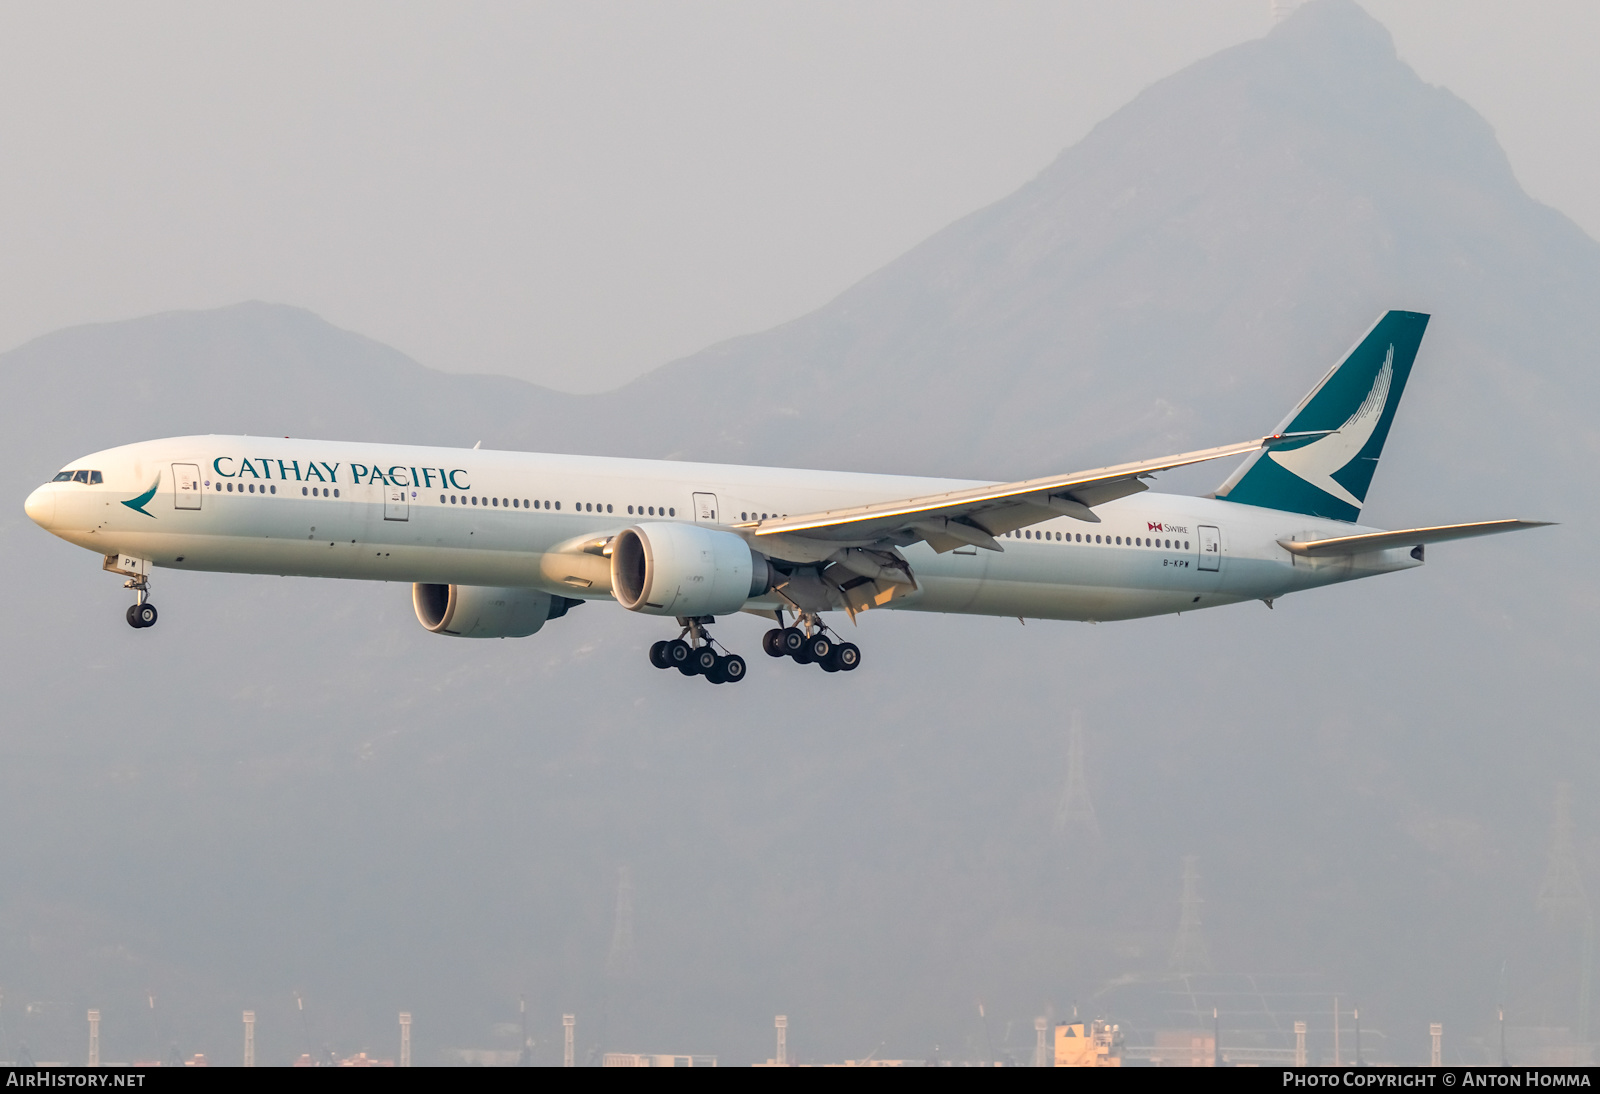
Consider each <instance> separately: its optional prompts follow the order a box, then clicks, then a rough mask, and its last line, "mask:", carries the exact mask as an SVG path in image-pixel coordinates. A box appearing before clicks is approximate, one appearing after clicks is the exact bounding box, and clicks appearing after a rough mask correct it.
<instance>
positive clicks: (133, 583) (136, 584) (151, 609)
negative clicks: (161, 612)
mask: <svg viewBox="0 0 1600 1094" xmlns="http://www.w3.org/2000/svg"><path fill="white" fill-rule="evenodd" d="M122 587H123V588H124V589H132V590H133V591H134V595H135V596H137V597H138V598H139V599H138V600H137V601H135V602H134V603H132V604H129V605H128V615H127V619H128V626H130V627H132V628H133V629H134V630H136V631H139V630H143V629H144V628H146V627H153V626H155V625H156V618H157V613H156V606H155V605H154V604H152V603H150V582H149V581H148V580H147V579H145V578H142V577H130V578H129V579H128V580H127V581H124V582H123V583H122Z"/></svg>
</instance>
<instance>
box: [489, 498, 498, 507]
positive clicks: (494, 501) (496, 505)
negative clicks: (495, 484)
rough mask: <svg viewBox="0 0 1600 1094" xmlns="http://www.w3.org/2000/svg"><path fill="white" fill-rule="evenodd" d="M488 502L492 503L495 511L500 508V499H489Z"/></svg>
mask: <svg viewBox="0 0 1600 1094" xmlns="http://www.w3.org/2000/svg"><path fill="white" fill-rule="evenodd" d="M489 500H490V501H492V502H493V503H494V507H495V508H496V509H498V508H500V499H499V498H490V499H489Z"/></svg>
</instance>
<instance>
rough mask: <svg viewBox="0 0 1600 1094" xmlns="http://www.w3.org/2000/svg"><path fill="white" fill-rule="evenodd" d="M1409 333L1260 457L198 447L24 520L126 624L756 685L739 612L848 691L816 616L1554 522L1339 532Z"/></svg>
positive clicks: (311, 444) (1056, 600)
mask: <svg viewBox="0 0 1600 1094" xmlns="http://www.w3.org/2000/svg"><path fill="white" fill-rule="evenodd" d="M1427 324H1428V316H1427V315H1425V314H1422V313H1419V312H1408V311H1390V312H1388V313H1386V314H1384V315H1383V316H1381V317H1380V318H1379V319H1378V320H1377V322H1376V323H1374V324H1373V326H1372V327H1371V328H1370V329H1369V330H1368V331H1367V332H1366V333H1365V334H1364V335H1363V336H1362V337H1361V338H1360V339H1359V340H1358V341H1357V343H1356V344H1355V346H1354V347H1353V348H1352V349H1351V350H1349V351H1348V352H1347V353H1346V354H1345V356H1344V357H1343V358H1342V359H1341V360H1340V361H1339V363H1338V364H1337V365H1335V366H1334V367H1333V369H1331V370H1330V371H1329V372H1328V373H1327V374H1326V375H1325V376H1324V377H1323V379H1322V381H1321V382H1320V383H1318V384H1317V385H1316V387H1315V388H1313V389H1312V391H1311V392H1310V394H1308V395H1307V396H1306V397H1305V398H1304V399H1302V400H1301V401H1300V402H1299V403H1298V404H1297V405H1296V406H1295V407H1294V409H1293V410H1291V411H1290V412H1289V414H1288V416H1287V417H1285V418H1284V420H1283V422H1282V423H1281V424H1280V425H1279V426H1278V428H1277V429H1276V430H1275V431H1274V432H1273V433H1270V434H1267V435H1266V436H1263V437H1259V438H1256V439H1254V440H1248V441H1244V442H1241V443H1238V444H1229V445H1222V446H1219V447H1214V448H1207V449H1202V450H1199V451H1195V452H1184V453H1181V454H1178V455H1173V456H1163V457H1159V458H1156V459H1146V460H1136V461H1133V462H1130V463H1123V464H1118V465H1116V466H1112V467H1101V468H1095V469H1093V470H1088V471H1078V472H1072V473H1068V474H1060V475H1046V476H1044V477H1041V478H1034V479H1028V480H1025V481H1022V482H1009V483H992V482H978V481H968V480H950V479H936V478H916V477H907V476H896V475H871V474H858V473H848V472H835V471H805V470H795V469H790V468H773V467H743V466H731V465H719V464H700V463H677V462H669V461H662V460H637V459H617V458H610V457H592V456H569V455H548V454H538V453H528V452H503V451H490V450H483V449H479V448H476V447H474V448H472V449H458V448H424V447H415V446H406V445H392V444H363V443H352V442H344V441H313V440H299V439H294V438H289V437H284V438H262V437H246V436H194V437H174V438H168V439H165V440H153V441H145V442H142V443H138V444H130V445H124V446H121V447H118V448H110V449H106V450H104V451H101V452H96V453H94V454H92V455H89V456H85V457H83V458H82V459H78V460H74V461H72V462H71V463H70V464H68V465H67V466H66V467H65V468H63V469H62V470H61V471H60V472H59V473H58V474H56V475H55V477H54V478H53V479H52V480H51V481H49V482H47V483H45V484H44V485H42V486H40V487H39V488H38V489H36V490H34V491H33V492H32V494H30V495H29V497H28V499H27V502H26V510H27V514H28V516H29V517H30V518H32V519H33V520H34V521H35V522H36V523H37V524H39V525H40V526H41V527H43V528H45V529H46V530H48V531H50V532H52V533H53V534H55V535H57V536H59V537H61V538H62V539H64V540H66V541H68V542H69V543H74V544H77V545H78V546H80V547H84V548H86V549H88V550H91V551H93V552H95V553H96V554H98V555H100V556H102V560H103V561H102V566H103V568H104V569H106V570H108V571H111V572H114V573H116V574H118V575H121V576H123V577H125V578H126V581H125V582H124V585H125V587H126V588H130V589H132V590H133V592H134V596H135V601H134V603H133V604H132V605H130V606H129V608H128V610H127V616H126V617H127V621H128V623H129V624H130V625H131V626H133V627H135V628H137V629H143V628H147V627H150V626H153V625H154V624H155V622H156V619H157V612H156V608H155V605H154V604H152V603H151V602H150V595H149V594H150V579H151V575H152V573H153V572H154V571H155V570H156V569H157V568H160V569H171V570H204V571H220V572H227V573H253V574H282V575H296V576H303V577H329V578H353V579H360V580H369V581H401V582H409V583H410V584H411V586H412V606H413V608H414V610H415V612H416V616H417V620H418V621H419V622H420V623H421V624H422V626H423V627H425V628H426V629H427V630H429V631H431V632H433V633H435V634H443V635H452V636H459V637H466V638H518V637H526V636H528V635H532V634H535V633H536V632H538V631H539V629H540V628H541V627H543V626H544V625H545V624H546V623H548V622H550V621H551V620H555V619H559V618H561V617H562V616H564V615H565V614H566V613H567V612H569V611H570V610H572V609H573V608H574V607H577V606H578V605H580V604H584V603H587V602H589V601H595V600H599V601H607V600H612V601H615V602H616V603H617V604H619V605H621V607H622V608H623V609H625V610H627V611H630V612H634V613H636V614H639V615H644V616H654V617H660V618H663V619H669V618H670V619H673V620H675V621H676V626H677V628H678V633H677V636H676V637H675V638H664V639H661V640H660V641H657V642H655V643H654V644H653V645H652V646H651V648H650V661H651V663H652V664H653V665H654V666H655V667H657V668H660V669H672V668H676V669H677V670H678V671H679V672H681V673H683V674H684V675H686V676H696V675H698V676H702V677H704V678H705V679H707V680H709V681H711V682H713V683H718V684H722V683H732V682H737V681H739V680H742V679H744V677H745V675H746V672H747V666H746V664H745V661H744V659H743V658H742V657H741V656H739V655H738V654H737V653H734V652H732V651H730V650H729V649H727V647H725V646H723V645H722V644H721V643H720V642H718V641H716V640H715V639H714V638H713V637H712V635H711V633H710V631H709V629H708V628H709V627H710V625H711V624H713V623H714V622H715V621H716V618H717V617H718V616H726V615H729V614H732V613H735V612H741V611H743V612H749V613H752V614H755V615H759V616H763V617H765V618H767V619H770V620H772V621H773V622H774V623H775V624H776V625H775V626H774V627H773V628H772V629H770V630H769V631H767V633H766V634H765V636H764V637H763V640H762V645H763V649H764V651H765V652H766V653H767V654H769V655H770V656H772V657H774V658H782V657H787V658H789V659H791V660H793V661H795V662H798V663H801V664H816V665H819V666H820V667H821V668H823V669H824V670H825V671H828V672H850V671H853V670H855V669H856V668H858V667H859V666H860V664H861V651H860V649H859V647H857V646H856V645H855V644H854V643H852V642H849V641H846V640H845V639H844V638H843V637H842V636H841V635H840V634H839V633H838V632H837V631H836V630H835V629H834V628H833V627H832V626H831V625H830V624H829V623H827V622H826V621H825V620H824V614H825V613H829V612H832V613H840V612H842V613H844V614H846V615H848V616H849V617H850V618H851V620H852V621H853V620H854V619H855V618H856V617H857V616H858V615H859V614H860V613H862V612H865V611H873V610H878V609H888V610H906V611H919V612H944V613H955V614H967V615H991V616H1017V617H1019V618H1028V617H1031V618H1038V619H1066V620H1084V621H1092V622H1101V621H1110V620H1120V619H1134V618H1140V617H1144V616H1153V615H1163V614H1171V613H1178V612H1187V611H1196V610H1199V609H1202V608H1213V607H1218V606H1221V605H1224V604H1235V603H1240V602H1243V601H1251V600H1260V601H1264V602H1265V603H1266V605H1267V606H1268V607H1269V608H1270V607H1271V606H1272V604H1273V602H1274V601H1275V600H1276V599H1277V598H1278V597H1281V596H1283V595H1285V594H1287V593H1291V592H1296V591H1298V590H1301V589H1311V588H1316V587H1318V586H1323V585H1330V584H1334V583H1336V582H1342V581H1350V580H1354V579H1356V578H1363V577H1371V576H1373V575H1376V574H1383V573H1389V572H1392V571H1397V570H1405V569H1410V568H1412V567H1415V566H1420V565H1422V564H1423V561H1424V548H1425V547H1426V545H1428V544H1432V543H1441V542H1445V541H1448V540H1455V539H1463V538H1467V537H1470V536H1481V535H1488V534H1491V533H1496V532H1507V531H1513V530H1518V529H1524V528H1533V527H1540V526H1542V525H1543V524H1546V523H1548V522H1541V521H1528V520H1491V521H1481V522H1476V523H1467V524H1450V525H1442V526H1435V527H1426V528H1408V529H1405V530H1402V531H1385V530H1381V529H1377V528H1369V527H1366V526H1363V525H1361V524H1359V523H1358V521H1359V517H1360V513H1361V507H1362V505H1363V503H1364V502H1365V499H1366V495H1367V490H1368V487H1369V486H1370V484H1371V482H1372V476H1373V473H1374V471H1375V470H1376V468H1377V464H1378V458H1379V456H1380V455H1381V454H1382V451H1383V445H1384V442H1385V440H1386V439H1387V438H1388V435H1389V428H1390V425H1391V424H1392V422H1393V420H1394V415H1395V409H1396V407H1397V406H1398V405H1399V402H1400V397H1401V395H1402V394H1403V393H1404V391H1405V386H1406V381H1407V380H1408V379H1409V377H1410V374H1411V367H1412V363H1413V362H1414V360H1415V358H1416V354H1417V349H1418V347H1419V346H1420V344H1421V341H1422V335H1423V332H1424V330H1425V329H1426V327H1427ZM1230 456H1244V457H1245V458H1244V461H1243V462H1242V463H1241V464H1240V465H1239V466H1238V468H1237V469H1236V470H1235V471H1234V472H1233V474H1231V475H1230V476H1229V477H1228V478H1227V479H1226V481H1224V482H1223V483H1222V485H1221V486H1220V487H1218V488H1217V490H1216V491H1215V492H1214V493H1212V494H1210V495H1206V496H1203V497H1189V496H1182V495H1176V494H1162V493H1150V492H1148V490H1149V488H1148V486H1147V482H1148V481H1149V480H1150V479H1151V477H1152V476H1154V475H1155V474H1157V473H1159V472H1162V471H1168V470H1171V469H1173V468H1178V467H1184V466H1187V465H1190V464H1196V463H1201V462H1204V461H1208V460H1217V459H1223V458H1227V457H1230ZM834 618H835V619H837V618H838V616H837V614H836V615H835V616H834ZM669 633H670V632H669Z"/></svg>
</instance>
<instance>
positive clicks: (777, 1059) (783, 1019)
mask: <svg viewBox="0 0 1600 1094" xmlns="http://www.w3.org/2000/svg"><path fill="white" fill-rule="evenodd" d="M772 1025H773V1028H775V1029H776V1030H777V1031H778V1049H777V1055H775V1056H774V1057H773V1058H772V1062H773V1063H775V1064H777V1065H778V1066H779V1067H788V1066H789V1016H788V1015H787V1014H780V1015H778V1016H777V1017H776V1018H774V1019H773V1020H772Z"/></svg>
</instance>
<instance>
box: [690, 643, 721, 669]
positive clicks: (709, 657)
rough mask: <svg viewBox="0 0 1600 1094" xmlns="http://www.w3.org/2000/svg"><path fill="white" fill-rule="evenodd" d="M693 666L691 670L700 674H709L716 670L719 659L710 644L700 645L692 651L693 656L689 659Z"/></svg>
mask: <svg viewBox="0 0 1600 1094" xmlns="http://www.w3.org/2000/svg"><path fill="white" fill-rule="evenodd" d="M689 660H690V661H691V662H692V663H693V665H694V668H693V669H692V670H691V672H698V673H699V674H700V675H702V676H710V675H711V674H712V673H713V672H715V671H716V668H717V662H718V661H720V660H721V658H719V657H718V656H717V652H716V651H715V650H713V649H712V648H711V647H710V646H701V647H700V648H699V649H697V650H695V651H694V656H693V657H691V658H690V659H689Z"/></svg>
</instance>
